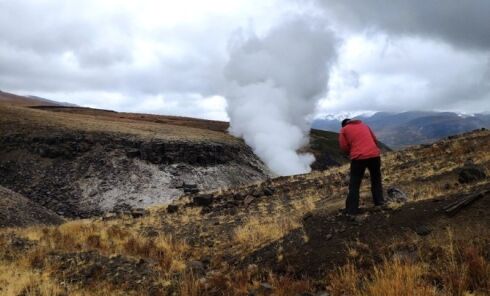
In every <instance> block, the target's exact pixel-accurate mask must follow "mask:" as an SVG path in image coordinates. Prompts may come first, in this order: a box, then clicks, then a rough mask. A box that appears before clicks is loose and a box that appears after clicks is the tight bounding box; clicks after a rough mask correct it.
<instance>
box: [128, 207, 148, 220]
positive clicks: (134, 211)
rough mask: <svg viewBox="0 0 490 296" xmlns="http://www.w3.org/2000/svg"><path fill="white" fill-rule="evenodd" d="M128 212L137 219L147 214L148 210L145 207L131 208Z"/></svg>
mask: <svg viewBox="0 0 490 296" xmlns="http://www.w3.org/2000/svg"><path fill="white" fill-rule="evenodd" d="M130 214H131V217H133V218H135V219H137V218H141V217H143V216H145V215H147V214H148V211H147V210H145V209H132V210H131V212H130Z"/></svg>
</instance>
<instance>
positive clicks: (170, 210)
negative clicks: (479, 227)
mask: <svg viewBox="0 0 490 296" xmlns="http://www.w3.org/2000/svg"><path fill="white" fill-rule="evenodd" d="M178 211H179V206H178V205H168V206H167V213H169V214H173V213H177V212H178Z"/></svg>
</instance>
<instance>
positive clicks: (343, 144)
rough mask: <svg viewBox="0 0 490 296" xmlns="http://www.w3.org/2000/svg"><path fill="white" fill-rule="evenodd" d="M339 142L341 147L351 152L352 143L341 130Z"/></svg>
mask: <svg viewBox="0 0 490 296" xmlns="http://www.w3.org/2000/svg"><path fill="white" fill-rule="evenodd" d="M339 144H340V149H341V150H342V151H344V152H345V153H347V154H349V153H350V144H349V142H348V141H347V138H346V137H345V134H344V131H343V130H341V131H340V134H339Z"/></svg>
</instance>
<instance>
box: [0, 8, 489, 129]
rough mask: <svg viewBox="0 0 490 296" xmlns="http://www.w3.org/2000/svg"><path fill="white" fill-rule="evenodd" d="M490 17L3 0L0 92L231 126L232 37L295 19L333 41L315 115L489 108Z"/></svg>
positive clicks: (477, 11)
mask: <svg viewBox="0 0 490 296" xmlns="http://www.w3.org/2000/svg"><path fill="white" fill-rule="evenodd" d="M489 11H490V1H488V0H468V1H464V2H462V1H459V0H446V1H436V0H406V1H402V0H391V1H381V0H372V1H365V0H316V1H315V0H206V1H202V0H179V1H170V0H139V1H130V0H83V1H81V0H80V1H75V0H73V1H58V0H32V1H27V0H18V1H11V0H0V89H1V90H4V91H10V92H14V93H19V94H32V95H37V96H42V97H46V98H50V99H56V100H61V101H67V102H72V103H76V104H80V105H85V106H91V107H98V108H105V109H114V110H121V111H133V112H149V113H159V114H173V115H185V116H195V117H203V118H210V119H228V116H227V113H226V104H227V103H226V100H225V98H224V96H225V94H226V91H225V88H226V78H225V77H224V76H225V75H224V72H225V71H224V69H225V68H226V65H227V63H228V62H229V59H230V43H231V40H233V36H236V34H237V32H250V31H253V32H254V34H256V35H257V36H258V37H259V38H260V36H263V35H266V34H268V32H269V31H270V30H271V29H272V28H274V27H277V26H280V25H281V24H282V23H284V22H288V21H290V19H292V18H294V19H305V20H310V19H315V20H321V21H322V24H324V25H325V26H328V27H329V33H328V34H331V33H330V32H334V34H335V36H336V37H335V38H336V40H337V41H336V46H337V49H336V50H337V54H336V56H335V62H334V63H330V64H329V65H322V66H325V71H326V72H329V75H321V77H326V79H325V88H324V90H325V91H324V92H323V94H322V96H321V98H320V99H319V101H318V104H317V108H316V111H315V116H322V115H324V114H331V113H339V112H364V111H405V110H451V111H459V112H467V113H473V112H482V111H490V18H489V17H488V12H489ZM296 39H298V40H297V42H308V43H306V44H311V46H317V43H316V42H310V40H302V39H301V38H295V40H296ZM319 40H321V37H319ZM287 50H288V46H285V48H284V51H285V52H287ZM320 62H321V61H320ZM305 77H308V76H305ZM305 79H306V78H305ZM308 79H311V78H308ZM304 83H307V81H304ZM266 99H267V98H264V100H266Z"/></svg>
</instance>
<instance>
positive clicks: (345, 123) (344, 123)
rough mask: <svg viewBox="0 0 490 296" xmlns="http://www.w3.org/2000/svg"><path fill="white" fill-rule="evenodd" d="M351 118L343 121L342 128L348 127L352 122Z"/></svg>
mask: <svg viewBox="0 0 490 296" xmlns="http://www.w3.org/2000/svg"><path fill="white" fill-rule="evenodd" d="M350 120H351V119H350V118H346V119H344V120H342V127H344V126H346V125H347V124H348V123H349V122H350Z"/></svg>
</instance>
